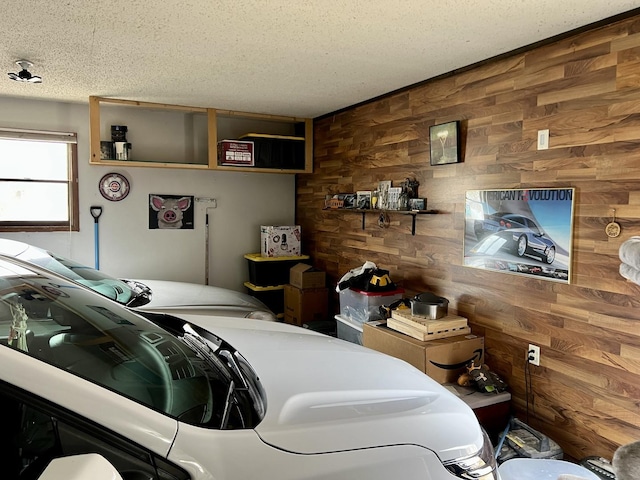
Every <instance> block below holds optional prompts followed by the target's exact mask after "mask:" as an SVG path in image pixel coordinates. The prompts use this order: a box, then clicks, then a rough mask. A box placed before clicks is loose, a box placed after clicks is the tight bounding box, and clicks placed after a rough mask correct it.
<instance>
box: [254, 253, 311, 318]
mask: <svg viewBox="0 0 640 480" xmlns="http://www.w3.org/2000/svg"><path fill="white" fill-rule="evenodd" d="M244 258H246V259H247V260H248V262H249V282H250V283H252V284H253V285H255V286H257V287H269V286H276V285H284V284H285V283H289V270H291V267H293V266H295V265H297V264H298V263H310V262H309V255H299V256H293V257H263V256H262V255H261V254H259V253H247V254H246V255H245V256H244ZM283 311H284V310H283Z"/></svg>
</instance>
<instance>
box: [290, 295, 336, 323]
mask: <svg viewBox="0 0 640 480" xmlns="http://www.w3.org/2000/svg"><path fill="white" fill-rule="evenodd" d="M328 298H329V289H327V288H307V289H305V290H302V289H300V288H298V287H294V286H293V285H285V286H284V321H285V322H286V323H291V324H293V325H298V326H300V327H301V326H302V325H303V324H304V323H308V322H314V321H318V320H326V319H327V313H328V307H327V303H328Z"/></svg>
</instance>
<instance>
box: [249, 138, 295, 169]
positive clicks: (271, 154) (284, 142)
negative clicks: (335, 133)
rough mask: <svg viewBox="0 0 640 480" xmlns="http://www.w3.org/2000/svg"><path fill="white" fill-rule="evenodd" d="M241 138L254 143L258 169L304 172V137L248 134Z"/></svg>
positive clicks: (254, 155)
mask: <svg viewBox="0 0 640 480" xmlns="http://www.w3.org/2000/svg"><path fill="white" fill-rule="evenodd" d="M240 138H241V139H242V140H245V141H251V142H253V159H254V165H255V166H256V167H261V168H281V169H283V170H304V167H305V155H304V145H305V143H304V137H294V136H283V135H265V134H259V133H248V134H246V135H243V136H241V137H240Z"/></svg>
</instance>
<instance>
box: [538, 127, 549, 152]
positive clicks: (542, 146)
mask: <svg viewBox="0 0 640 480" xmlns="http://www.w3.org/2000/svg"><path fill="white" fill-rule="evenodd" d="M548 148H549V129H547V130H538V150H547V149H548Z"/></svg>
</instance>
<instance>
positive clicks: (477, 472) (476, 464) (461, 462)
mask: <svg viewBox="0 0 640 480" xmlns="http://www.w3.org/2000/svg"><path fill="white" fill-rule="evenodd" d="M482 438H483V440H484V442H483V445H482V448H481V449H480V451H479V452H477V453H476V454H475V455H472V456H470V457H465V458H457V459H455V460H451V461H449V462H445V464H444V466H445V468H446V469H447V470H449V471H450V472H451V473H453V474H454V475H455V476H456V477H459V478H464V479H469V480H495V479H496V478H497V476H496V459H495V456H494V452H493V445H491V440H489V435H487V432H485V431H484V428H483V429H482Z"/></svg>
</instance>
